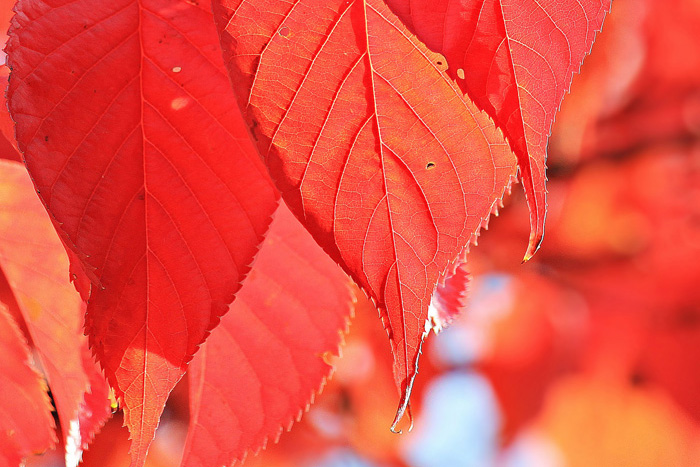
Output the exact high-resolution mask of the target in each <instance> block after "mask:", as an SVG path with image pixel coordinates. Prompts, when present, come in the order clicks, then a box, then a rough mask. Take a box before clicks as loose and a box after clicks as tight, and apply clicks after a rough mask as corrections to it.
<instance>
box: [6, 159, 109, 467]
mask: <svg viewBox="0 0 700 467" xmlns="http://www.w3.org/2000/svg"><path fill="white" fill-rule="evenodd" d="M0 268H1V269H2V272H3V273H4V274H5V276H6V277H7V280H8V283H9V285H10V288H11V291H12V294H13V296H14V299H15V300H16V303H17V304H18V305H19V309H20V311H21V313H22V317H23V319H24V323H26V326H27V330H28V332H29V335H30V336H31V339H32V341H33V343H34V346H35V347H36V349H37V351H38V355H39V357H40V359H41V363H42V366H43V368H44V371H45V372H46V376H47V378H48V380H49V385H50V387H51V393H52V394H53V398H54V401H55V404H56V408H57V411H58V417H59V420H60V422H61V428H62V431H63V434H64V436H65V446H66V459H67V461H68V463H69V464H71V465H76V464H77V462H78V460H79V459H80V452H81V450H82V449H83V448H85V447H86V446H87V443H88V442H89V441H90V439H92V435H93V434H94V432H95V430H97V429H98V428H99V427H100V426H101V425H102V424H103V423H104V421H105V419H106V418H107V417H108V416H109V414H110V410H109V401H108V399H107V393H108V388H107V384H106V382H105V381H104V378H103V377H102V376H101V374H100V372H99V370H98V369H97V367H96V366H95V364H94V363H93V361H92V358H91V357H90V353H89V350H88V348H87V339H86V338H85V337H84V336H83V315H84V306H83V303H82V301H81V299H80V296H79V295H78V294H77V293H76V292H75V290H74V288H73V286H72V285H71V284H70V281H69V275H68V258H67V257H66V253H65V251H64V249H63V246H62V245H61V242H60V241H59V239H58V237H57V236H56V232H55V231H54V229H53V226H52V225H51V221H50V220H49V218H48V216H47V215H46V211H45V210H44V208H43V206H42V205H41V202H40V201H39V199H38V198H37V197H36V196H35V195H34V189H33V187H32V182H31V180H30V179H29V175H28V174H27V172H26V170H25V169H24V166H23V165H22V164H20V163H17V162H12V161H0ZM91 394H92V395H91Z"/></svg>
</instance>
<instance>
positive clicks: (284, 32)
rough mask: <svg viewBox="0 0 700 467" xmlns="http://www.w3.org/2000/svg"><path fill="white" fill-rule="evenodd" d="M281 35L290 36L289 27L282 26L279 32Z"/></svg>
mask: <svg viewBox="0 0 700 467" xmlns="http://www.w3.org/2000/svg"><path fill="white" fill-rule="evenodd" d="M279 35H280V36H282V37H287V36H289V28H288V27H287V26H282V27H281V28H280V30H279Z"/></svg>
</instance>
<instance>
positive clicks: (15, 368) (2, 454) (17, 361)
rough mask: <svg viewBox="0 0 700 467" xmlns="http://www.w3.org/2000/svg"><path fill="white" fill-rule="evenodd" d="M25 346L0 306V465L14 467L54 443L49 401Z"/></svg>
mask: <svg viewBox="0 0 700 467" xmlns="http://www.w3.org/2000/svg"><path fill="white" fill-rule="evenodd" d="M29 359H30V356H29V348H28V347H27V343H26V342H25V340H24V337H23V336H22V333H21V331H20V330H19V328H18V327H17V324H16V323H15V321H14V319H13V318H12V316H10V314H9V313H8V312H7V309H6V308H5V307H4V306H0V466H2V467H16V466H18V465H20V462H21V460H22V458H24V457H26V456H28V455H29V454H31V453H35V452H42V451H45V450H47V449H49V448H50V447H51V446H53V445H54V443H55V442H56V434H55V433H54V422H53V417H52V416H51V401H50V400H49V396H48V395H47V394H46V385H45V384H44V382H43V380H42V379H41V376H39V375H38V374H37V373H36V371H35V370H34V369H33V368H31V367H30V366H29Z"/></svg>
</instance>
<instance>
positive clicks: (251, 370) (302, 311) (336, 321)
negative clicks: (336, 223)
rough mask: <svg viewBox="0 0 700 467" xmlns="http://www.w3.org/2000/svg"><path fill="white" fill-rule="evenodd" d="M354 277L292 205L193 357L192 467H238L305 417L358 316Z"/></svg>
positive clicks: (280, 214)
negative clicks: (315, 238) (303, 223)
mask: <svg viewBox="0 0 700 467" xmlns="http://www.w3.org/2000/svg"><path fill="white" fill-rule="evenodd" d="M352 301H353V294H352V292H351V291H350V283H349V279H348V278H347V276H346V275H345V274H343V272H342V271H341V270H340V268H338V266H337V265H336V264H335V263H334V262H333V261H332V260H331V259H330V258H329V257H328V256H327V255H326V254H325V253H324V252H323V250H321V248H319V247H318V245H316V243H315V242H314V241H313V239H312V238H311V236H310V235H309V234H308V232H306V231H305V230H304V228H303V227H302V226H301V224H300V223H299V222H298V221H297V220H296V219H295V218H294V216H293V215H292V213H291V212H290V211H289V210H288V208H287V207H286V206H285V205H284V204H283V205H281V206H280V208H279V209H278V210H277V214H276V218H275V220H274V222H273V223H272V226H271V228H270V231H269V232H268V234H267V237H266V238H265V241H264V242H263V244H262V248H261V250H260V254H259V255H258V258H257V259H256V262H255V268H254V269H253V270H252V272H251V273H250V276H249V277H248V279H247V280H246V282H245V283H244V285H243V288H242V289H241V291H240V293H239V294H238V297H237V298H236V301H235V302H233V304H232V305H231V311H230V312H229V313H228V314H227V315H226V316H225V317H224V318H223V319H222V320H221V325H220V326H219V327H218V328H217V329H216V330H214V332H213V333H212V335H211V336H210V337H209V339H208V340H207V342H206V344H205V345H204V346H203V347H202V349H201V350H200V352H199V353H198V355H197V356H196V357H195V358H194V360H193V361H192V364H191V367H190V372H189V375H190V381H189V383H190V429H189V433H188V440H187V445H186V448H185V455H184V460H183V463H182V465H183V466H204V467H205V466H209V465H232V463H233V462H234V461H238V460H243V459H244V458H245V456H246V454H247V453H249V452H257V451H258V450H260V449H261V448H262V447H264V446H265V445H266V444H267V440H268V438H272V439H274V440H277V439H278V438H279V436H280V434H281V433H282V430H283V429H287V430H289V428H291V425H292V423H293V422H294V421H295V420H297V421H298V420H299V419H300V417H301V415H302V413H303V412H304V411H306V410H307V409H308V407H309V404H311V403H312V402H313V400H314V398H315V396H316V394H317V393H318V392H319V391H320V390H321V389H322V388H323V386H324V384H325V381H326V378H327V377H328V376H329V375H330V372H331V367H330V366H329V365H328V364H327V363H326V361H325V359H324V356H325V355H326V354H330V353H333V354H337V353H338V346H339V345H340V341H341V336H342V335H341V332H342V331H343V330H345V329H346V328H347V325H348V322H349V318H350V315H351V313H352Z"/></svg>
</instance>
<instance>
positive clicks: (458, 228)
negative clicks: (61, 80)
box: [214, 0, 515, 427]
mask: <svg viewBox="0 0 700 467" xmlns="http://www.w3.org/2000/svg"><path fill="white" fill-rule="evenodd" d="M214 7H215V8H214V14H215V19H216V21H217V24H218V27H219V30H220V33H221V42H222V47H223V51H224V59H225V62H226V63H227V65H228V69H229V72H230V75H231V81H232V83H233V85H234V90H235V91H236V92H237V94H238V97H239V103H240V104H241V106H242V107H243V108H244V109H245V110H246V117H247V119H248V123H249V125H250V126H251V127H252V128H253V131H254V134H255V136H256V138H257V140H258V147H259V149H260V151H261V153H262V154H263V155H264V157H265V159H266V162H267V165H268V168H269V169H270V172H271V174H272V176H273V179H275V182H276V184H277V187H278V188H279V189H280V191H281V192H282V195H283V196H284V198H285V200H286V201H287V203H288V204H289V206H290V208H291V209H292V211H293V212H294V213H295V215H296V216H297V217H299V218H300V219H302V221H303V223H304V224H305V226H306V227H307V229H309V231H310V232H311V234H312V235H313V236H314V238H315V239H316V241H317V242H318V243H319V244H320V245H321V246H322V247H323V248H324V249H325V250H326V252H328V253H329V254H330V255H331V257H333V258H334V259H335V260H336V261H337V262H339V263H340V264H341V265H342V266H343V268H345V270H346V271H347V272H348V273H349V274H350V275H351V276H352V277H353V279H354V280H355V281H356V282H357V283H358V284H359V285H360V286H361V287H362V288H363V289H364V290H365V291H366V292H367V293H368V294H369V295H370V296H371V297H372V299H373V300H374V301H375V302H376V303H377V304H378V306H379V308H380V311H381V314H382V317H383V320H384V322H385V326H386V327H387V331H388V334H389V338H390V340H391V345H392V350H393V352H394V355H395V366H394V374H395V378H396V382H397V386H398V387H399V389H400V391H401V393H402V398H401V401H400V404H399V410H398V413H397V419H396V420H395V423H394V427H395V426H396V423H397V422H398V420H399V419H400V418H401V416H402V415H403V413H404V412H405V411H406V409H407V407H408V395H409V394H410V391H411V387H412V384H413V379H414V377H415V375H416V373H417V368H416V366H417V361H418V355H419V353H420V346H421V343H422V340H423V337H424V335H425V333H426V332H427V331H426V323H427V322H428V305H429V303H430V297H431V294H432V292H433V290H434V288H435V284H436V282H437V280H438V277H439V275H440V274H441V273H442V272H443V271H445V270H446V269H447V267H448V263H450V262H451V261H454V260H456V258H457V256H458V255H459V254H460V252H462V250H463V249H464V248H465V246H466V245H467V244H468V242H469V241H470V239H471V238H473V237H474V236H475V234H476V232H477V231H478V229H479V227H480V225H481V224H482V223H483V222H484V219H485V218H487V217H488V215H489V213H490V212H491V210H492V207H493V206H494V204H495V203H496V200H498V199H500V197H501V196H502V194H503V191H504V188H505V187H506V186H507V185H508V184H509V179H510V177H511V176H512V175H513V174H514V172H515V167H514V166H515V159H514V157H513V155H512V153H511V152H510V151H509V148H508V145H507V143H506V142H505V140H504V139H503V137H502V135H501V134H500V133H499V132H498V131H497V130H496V128H495V127H494V125H493V123H492V122H491V121H490V119H489V118H488V116H487V115H486V114H485V113H482V112H480V111H478V110H477V109H476V107H475V106H474V105H473V104H472V103H471V102H470V101H469V100H468V99H466V98H465V97H464V95H463V93H462V92H461V91H460V90H459V89H458V88H457V87H456V86H455V85H454V84H453V81H452V80H451V79H450V78H449V77H448V76H447V75H445V74H444V73H443V71H444V69H445V63H444V60H445V59H444V57H442V56H441V55H438V54H435V53H432V52H430V51H429V50H428V49H427V48H426V47H425V46H424V45H423V44H421V43H420V42H419V41H418V40H417V39H416V38H415V37H413V36H412V35H411V34H410V33H409V32H408V30H407V29H406V28H405V27H404V26H403V25H402V24H401V22H400V21H399V19H398V18H396V17H395V16H394V15H393V14H392V13H391V11H389V9H388V8H387V7H386V5H385V4H384V3H383V2H381V1H378V0H367V1H360V0H356V1H351V2H347V1H342V0H332V1H328V0H299V1H295V2H280V1H277V0H263V1H260V0H256V1H248V0H216V1H215V2H214ZM429 328H430V326H429V324H428V327H427V329H429Z"/></svg>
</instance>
